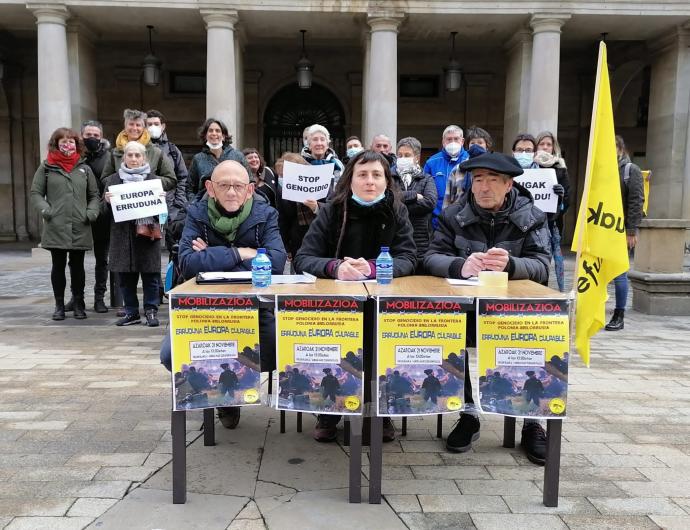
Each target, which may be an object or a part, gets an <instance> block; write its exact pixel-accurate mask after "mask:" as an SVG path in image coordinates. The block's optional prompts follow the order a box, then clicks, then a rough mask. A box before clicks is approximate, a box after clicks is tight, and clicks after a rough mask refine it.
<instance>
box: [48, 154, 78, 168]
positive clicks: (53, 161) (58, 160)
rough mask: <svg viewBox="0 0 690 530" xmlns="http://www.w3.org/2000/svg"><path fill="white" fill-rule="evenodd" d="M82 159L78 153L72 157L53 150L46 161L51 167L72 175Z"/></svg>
mask: <svg viewBox="0 0 690 530" xmlns="http://www.w3.org/2000/svg"><path fill="white" fill-rule="evenodd" d="M80 158H81V157H80V155H79V153H78V152H76V151H75V152H74V153H72V154H71V155H66V154H64V153H63V152H62V151H58V150H52V151H49V152H48V157H47V158H46V161H47V162H48V163H49V164H50V165H51V166H58V167H60V168H62V169H64V170H65V171H67V173H71V172H72V170H73V169H74V166H76V165H77V162H79V159H80Z"/></svg>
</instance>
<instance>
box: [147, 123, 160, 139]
mask: <svg viewBox="0 0 690 530" xmlns="http://www.w3.org/2000/svg"><path fill="white" fill-rule="evenodd" d="M148 130H149V135H150V136H151V138H153V139H154V140H158V138H160V137H161V134H163V127H161V126H160V125H149V126H148Z"/></svg>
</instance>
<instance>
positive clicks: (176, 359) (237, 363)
mask: <svg viewBox="0 0 690 530" xmlns="http://www.w3.org/2000/svg"><path fill="white" fill-rule="evenodd" d="M170 339H171V345H172V378H173V389H174V390H173V410H189V409H203V408H211V407H239V406H243V405H259V404H260V399H259V394H260V380H261V360H260V359H261V357H260V350H259V349H260V346H259V301H258V299H257V298H256V297H255V296H245V295H206V294H204V295H185V294H171V295H170Z"/></svg>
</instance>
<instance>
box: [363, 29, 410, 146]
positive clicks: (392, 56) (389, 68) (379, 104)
mask: <svg viewBox="0 0 690 530" xmlns="http://www.w3.org/2000/svg"><path fill="white" fill-rule="evenodd" d="M400 22H402V17H399V16H373V17H369V19H368V20H367V23H368V24H369V27H370V28H371V39H370V49H369V68H368V75H367V79H366V94H365V98H366V99H365V101H364V107H365V110H364V114H365V116H366V129H365V130H364V138H362V140H364V141H365V142H366V143H367V144H370V143H371V140H372V139H373V137H374V136H375V135H376V134H385V135H386V136H388V137H390V139H391V143H392V144H393V145H395V143H396V138H397V135H398V134H397V129H398V26H400Z"/></svg>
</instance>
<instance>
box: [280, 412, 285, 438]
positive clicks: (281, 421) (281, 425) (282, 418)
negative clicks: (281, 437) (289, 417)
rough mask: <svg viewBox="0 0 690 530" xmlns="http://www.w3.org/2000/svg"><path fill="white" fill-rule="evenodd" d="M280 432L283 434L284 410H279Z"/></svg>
mask: <svg viewBox="0 0 690 530" xmlns="http://www.w3.org/2000/svg"><path fill="white" fill-rule="evenodd" d="M280 434H285V411H284V410H281V411H280Z"/></svg>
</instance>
